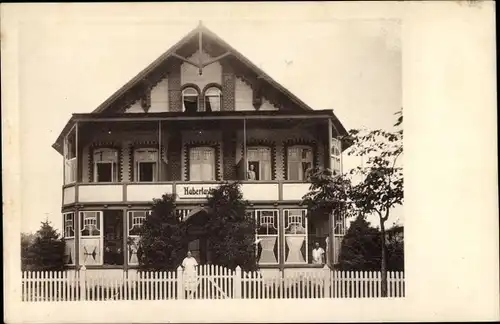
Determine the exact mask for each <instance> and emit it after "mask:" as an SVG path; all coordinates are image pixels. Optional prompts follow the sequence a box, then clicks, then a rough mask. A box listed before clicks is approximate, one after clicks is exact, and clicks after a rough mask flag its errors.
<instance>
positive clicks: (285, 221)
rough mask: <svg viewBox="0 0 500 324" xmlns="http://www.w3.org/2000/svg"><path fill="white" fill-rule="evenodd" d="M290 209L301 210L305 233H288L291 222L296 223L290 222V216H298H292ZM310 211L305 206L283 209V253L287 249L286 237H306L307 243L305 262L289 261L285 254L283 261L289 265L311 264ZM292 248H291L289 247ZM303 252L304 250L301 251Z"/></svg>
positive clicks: (305, 241)
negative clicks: (309, 242) (309, 241)
mask: <svg viewBox="0 0 500 324" xmlns="http://www.w3.org/2000/svg"><path fill="white" fill-rule="evenodd" d="M290 211H300V212H301V218H302V219H303V221H302V223H303V225H302V224H301V225H302V226H303V227H304V229H305V232H304V233H298V234H297V233H288V234H287V233H286V231H287V229H288V227H289V226H290V225H291V224H295V223H296V222H290V221H289V219H290V217H296V216H290V214H289V213H290ZM308 225H309V224H308V211H307V209H305V208H287V209H283V238H284V239H283V253H285V251H286V244H287V243H286V238H287V237H304V243H303V244H304V245H305V255H303V257H304V261H303V262H287V260H286V258H287V255H285V257H284V258H283V262H284V264H287V265H290V264H292V265H293V264H309V245H308V239H309V228H308ZM289 249H290V248H289ZM301 249H302V246H301ZM301 253H302V251H301Z"/></svg>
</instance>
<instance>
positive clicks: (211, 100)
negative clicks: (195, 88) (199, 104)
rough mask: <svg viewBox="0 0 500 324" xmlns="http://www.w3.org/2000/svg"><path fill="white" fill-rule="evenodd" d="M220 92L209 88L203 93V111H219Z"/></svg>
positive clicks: (217, 89) (215, 88)
mask: <svg viewBox="0 0 500 324" xmlns="http://www.w3.org/2000/svg"><path fill="white" fill-rule="evenodd" d="M221 107H222V91H220V89H219V88H217V87H210V88H208V89H207V90H206V91H205V111H210V112H211V111H221Z"/></svg>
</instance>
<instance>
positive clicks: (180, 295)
mask: <svg viewBox="0 0 500 324" xmlns="http://www.w3.org/2000/svg"><path fill="white" fill-rule="evenodd" d="M177 299H184V280H182V267H181V266H179V267H178V268H177Z"/></svg>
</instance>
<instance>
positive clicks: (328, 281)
mask: <svg viewBox="0 0 500 324" xmlns="http://www.w3.org/2000/svg"><path fill="white" fill-rule="evenodd" d="M105 271H106V270H104V271H102V272H96V271H93V272H92V274H93V275H89V273H88V271H87V270H86V269H85V268H82V269H81V270H79V271H76V272H72V273H71V272H46V271H44V272H30V271H26V272H23V274H22V298H23V301H26V302H40V301H44V302H45V301H48V302H50V301H105V300H168V299H228V298H229V299H232V298H241V299H271V298H284V299H289V298H373V297H381V274H380V272H353V271H350V272H344V271H331V270H330V269H328V268H326V267H325V268H324V269H322V270H319V271H313V272H305V271H304V272H300V271H296V272H294V273H293V274H291V275H290V274H288V275H285V276H283V275H281V274H282V273H280V276H276V277H272V276H271V277H266V276H262V275H261V273H260V272H258V271H255V272H244V271H241V270H240V269H239V267H238V268H237V269H236V270H235V271H233V270H230V269H227V268H225V267H221V266H214V265H202V266H200V267H198V271H197V274H196V276H194V277H189V278H188V277H187V276H186V275H184V274H183V271H182V269H181V268H179V269H178V270H177V271H171V272H161V271H155V272H138V273H137V274H136V275H128V273H127V272H125V271H124V272H123V276H122V277H121V278H116V277H114V278H113V277H110V276H106V275H105ZM96 274H97V275H96ZM387 277H388V278H387V282H388V284H387V286H388V289H387V291H388V297H404V296H405V280H404V274H403V273H402V272H388V276H387Z"/></svg>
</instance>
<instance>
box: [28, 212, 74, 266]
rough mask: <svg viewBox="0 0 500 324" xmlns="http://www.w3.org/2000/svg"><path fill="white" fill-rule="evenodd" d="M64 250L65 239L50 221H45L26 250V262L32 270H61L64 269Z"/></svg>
mask: <svg viewBox="0 0 500 324" xmlns="http://www.w3.org/2000/svg"><path fill="white" fill-rule="evenodd" d="M24 244H26V242H25V243H24ZM64 250H65V248H64V241H63V239H62V238H61V236H60V235H59V233H57V230H56V229H54V228H53V227H52V225H51V224H50V222H49V221H45V222H42V225H41V227H40V229H39V230H38V231H37V232H36V234H35V237H34V239H33V241H32V243H31V244H30V245H29V246H28V248H27V250H26V255H25V257H26V259H25V262H26V263H27V265H29V268H30V270H35V271H61V270H64V252H65V251H64Z"/></svg>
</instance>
